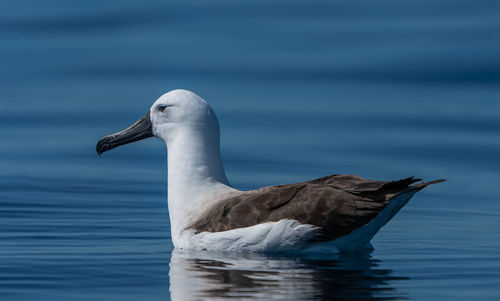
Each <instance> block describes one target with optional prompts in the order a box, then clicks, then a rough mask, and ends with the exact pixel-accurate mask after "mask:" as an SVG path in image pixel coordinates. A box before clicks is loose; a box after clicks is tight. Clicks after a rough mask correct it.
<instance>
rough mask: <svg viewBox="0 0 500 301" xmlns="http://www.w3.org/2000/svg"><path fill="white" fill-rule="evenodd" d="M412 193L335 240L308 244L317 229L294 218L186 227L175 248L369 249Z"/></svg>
mask: <svg viewBox="0 0 500 301" xmlns="http://www.w3.org/2000/svg"><path fill="white" fill-rule="evenodd" d="M413 194H414V192H411V193H408V194H403V195H399V196H397V197H394V198H393V199H392V200H391V202H390V203H389V204H388V205H387V207H386V208H384V210H382V212H380V213H379V214H378V215H377V217H376V218H375V219H373V220H372V221H370V222H369V223H368V224H366V225H364V226H361V227H360V228H358V229H356V230H354V231H352V232H351V233H349V234H347V235H344V236H341V237H339V238H337V239H335V240H332V241H329V242H324V243H315V244H310V243H308V241H309V240H310V239H311V238H312V237H314V235H315V234H316V233H317V231H318V230H319V228H317V227H315V226H313V225H308V224H301V223H299V222H298V221H296V220H290V219H287V220H280V221H277V222H267V223H262V224H258V225H255V226H251V227H245V228H238V229H234V230H229V231H222V232H202V233H199V234H196V233H195V231H194V230H192V229H190V230H185V231H183V232H182V233H181V234H180V237H179V238H178V240H177V244H176V247H178V248H180V249H187V250H208V251H229V252H286V251H308V252H309V251H312V252H335V251H355V250H360V249H365V248H371V244H370V240H371V239H372V238H373V236H374V235H375V234H376V233H377V232H378V231H379V230H380V228H382V226H384V225H385V224H386V223H387V222H388V221H389V220H391V219H392V217H394V215H395V214H396V213H397V212H398V211H399V210H400V209H401V208H402V207H403V206H404V205H406V203H407V202H408V201H409V200H410V198H411V197H412V196H413Z"/></svg>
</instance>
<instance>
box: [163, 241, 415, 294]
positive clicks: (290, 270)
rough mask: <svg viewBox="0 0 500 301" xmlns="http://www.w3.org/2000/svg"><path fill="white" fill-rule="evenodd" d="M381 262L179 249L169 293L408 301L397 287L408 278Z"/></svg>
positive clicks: (358, 256) (359, 256)
mask: <svg viewBox="0 0 500 301" xmlns="http://www.w3.org/2000/svg"><path fill="white" fill-rule="evenodd" d="M378 263H379V262H378V260H375V259H373V258H372V257H371V255H370V253H354V254H340V255H317V256H314V255H309V256H299V257H295V256H293V255H288V256H287V255H263V254H239V255H236V254H221V253H206V252H183V251H178V250H174V252H173V253H172V258H171V261H170V273H169V275H170V292H171V298H172V300H196V299H200V298H210V299H212V298H216V299H217V298H224V299H232V298H233V299H240V298H252V299H274V298H278V299H291V300H332V299H335V300H375V299H376V300H389V299H391V300H393V299H399V298H405V297H406V296H407V295H406V294H405V293H404V292H400V291H398V290H396V289H395V288H394V287H393V286H392V283H393V282H396V281H405V280H408V279H409V278H407V277H403V276H398V275H395V274H394V272H393V271H391V270H387V269H383V268H380V267H379V264H378Z"/></svg>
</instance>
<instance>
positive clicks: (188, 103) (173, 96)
mask: <svg viewBox="0 0 500 301" xmlns="http://www.w3.org/2000/svg"><path fill="white" fill-rule="evenodd" d="M149 112H150V113H149V114H150V118H151V123H152V131H153V135H154V136H156V137H158V138H160V139H162V140H164V141H165V142H166V143H167V146H168V145H169V142H172V141H174V140H175V139H176V137H177V136H178V135H179V134H181V133H185V132H190V133H191V134H192V132H201V133H204V134H205V135H210V136H212V137H210V138H211V139H216V140H219V122H218V121H217V117H216V116H215V113H214V112H213V110H212V109H211V108H210V106H209V105H208V103H207V102H206V101H205V100H203V99H202V98H201V97H200V96H198V95H196V94H195V93H193V92H191V91H188V90H180V89H179V90H173V91H170V92H168V93H165V94H163V95H162V96H161V97H160V98H158V100H156V101H155V103H154V104H153V105H152V106H151V109H150V111H149ZM204 140H205V139H204Z"/></svg>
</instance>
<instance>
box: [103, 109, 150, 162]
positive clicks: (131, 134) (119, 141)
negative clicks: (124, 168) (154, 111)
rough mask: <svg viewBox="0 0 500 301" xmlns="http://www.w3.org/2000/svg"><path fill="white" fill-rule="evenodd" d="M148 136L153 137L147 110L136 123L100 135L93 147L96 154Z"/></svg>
mask: <svg viewBox="0 0 500 301" xmlns="http://www.w3.org/2000/svg"><path fill="white" fill-rule="evenodd" d="M149 137H153V124H152V123H151V118H150V117H149V112H147V113H146V115H144V116H142V117H141V119H139V120H137V122H136V123H134V124H132V125H131V126H129V127H128V128H126V129H124V130H123V131H120V132H117V133H114V134H111V135H108V136H106V137H102V138H101V140H99V142H97V146H96V148H95V149H96V151H97V154H98V155H101V154H102V153H104V152H106V151H109V150H110V149H113V148H115V147H118V146H120V145H124V144H128V143H132V142H135V141H138V140H142V139H146V138H149Z"/></svg>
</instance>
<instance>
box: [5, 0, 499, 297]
mask: <svg viewBox="0 0 500 301" xmlns="http://www.w3.org/2000/svg"><path fill="white" fill-rule="evenodd" d="M499 33H500V5H499V2H498V1H451V0H450V1H427V0H424V1H421V0H419V1H416V0H415V1H396V0H394V1H390V0H383V1H367V0H365V1H358V0H355V1H330V2H327V1H283V2H281V1H212V2H206V1H181V2H173V1H152V0H147V1H144V0H143V1H125V0H122V1H110V0H104V1H103V0H99V1H97V0H91V1H90V0H88V1H78V2H76V1H63V0H53V1H45V2H43V3H42V2H41V1H35V0H19V1H1V2H0V67H1V68H0V129H1V130H0V299H1V300H13V301H17V300H169V299H172V300H204V299H212V298H214V299H232V298H238V299H247V298H248V299H262V300H269V299H274V298H275V299H289V300H337V299H341V300H350V299H353V300H354V299H356V300H372V299H377V300H384V299H391V300H399V299H412V300H499V298H500V192H499V187H500V35H499ZM175 88H184V89H190V90H193V91H195V92H197V93H198V94H200V95H201V96H202V97H204V98H205V99H206V100H207V101H209V102H210V103H211V104H212V106H213V107H214V109H215V111H216V112H217V114H218V117H219V120H220V123H221V130H222V141H221V143H222V151H223V159H224V162H225V166H226V172H227V175H228V177H229V178H230V181H231V183H232V184H233V186H235V187H236V188H239V189H254V188H258V187H261V186H267V185H275V184H283V183H290V182H296V181H304V180H309V179H313V178H317V177H321V176H325V175H328V174H332V173H348V174H357V175H361V176H363V177H366V178H371V179H381V180H392V179H398V178H402V177H408V176H417V177H422V178H424V179H427V180H433V179H437V178H446V179H447V180H448V181H447V182H445V183H442V184H439V185H434V186H432V187H429V188H427V189H426V190H424V191H422V192H421V193H419V194H418V195H416V196H415V197H414V198H413V200H412V201H411V202H410V203H409V204H408V205H407V206H406V207H405V208H404V209H403V210H402V211H401V212H400V213H399V214H398V215H397V216H396V217H395V218H394V220H392V221H391V222H390V223H389V224H388V225H387V226H386V227H384V228H383V229H382V231H381V232H380V233H379V234H378V235H377V236H376V237H375V239H374V240H373V244H374V246H375V250H374V251H373V252H371V253H355V254H340V255H339V254H333V253H332V254H327V255H324V254H323V255H318V254H310V255H302V256H300V257H297V256H292V255H287V254H281V255H280V254H276V255H262V254H260V255H259V254H246V255H245V254H239V255H238V254H217V253H190V252H179V251H174V250H173V246H172V243H171V239H170V230H169V218H168V211H167V205H166V193H167V191H166V151H165V148H164V146H163V144H162V142H161V141H160V140H158V139H149V140H145V141H141V142H138V143H135V144H132V145H128V146H125V147H121V148H119V149H116V150H113V151H111V152H109V153H106V154H104V155H103V156H102V157H98V156H97V155H96V153H95V144H96V142H97V140H98V139H99V138H100V137H102V136H104V135H106V134H109V133H111V132H114V131H116V130H120V129H122V128H124V127H126V126H128V125H129V124H131V123H132V122H134V121H135V120H136V119H138V118H139V117H140V116H142V115H143V114H144V113H145V112H146V111H147V110H148V109H149V106H150V105H151V104H152V102H153V101H154V100H155V99H156V98H157V97H159V96H160V95H161V94H162V93H164V92H166V91H168V90H171V89H175Z"/></svg>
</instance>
